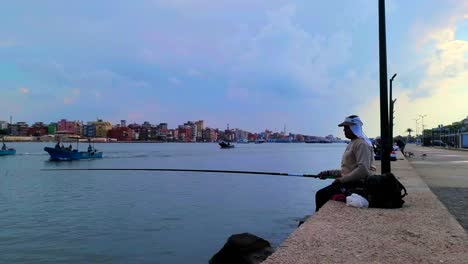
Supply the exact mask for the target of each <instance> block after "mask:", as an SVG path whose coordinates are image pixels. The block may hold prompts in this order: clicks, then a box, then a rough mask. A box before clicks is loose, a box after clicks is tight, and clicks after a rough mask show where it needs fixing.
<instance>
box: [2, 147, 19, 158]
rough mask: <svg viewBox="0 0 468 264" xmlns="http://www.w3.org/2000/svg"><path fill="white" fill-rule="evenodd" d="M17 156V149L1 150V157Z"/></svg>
mask: <svg viewBox="0 0 468 264" xmlns="http://www.w3.org/2000/svg"><path fill="white" fill-rule="evenodd" d="M15 154H16V149H14V148H8V149H2V150H0V156H6V155H15Z"/></svg>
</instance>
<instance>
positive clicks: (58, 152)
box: [44, 147, 102, 160]
mask: <svg viewBox="0 0 468 264" xmlns="http://www.w3.org/2000/svg"><path fill="white" fill-rule="evenodd" d="M44 150H45V151H46V152H47V153H49V155H50V159H51V160H81V159H100V158H102V152H101V151H96V150H93V151H78V150H77V149H74V150H69V149H66V148H49V147H45V148H44Z"/></svg>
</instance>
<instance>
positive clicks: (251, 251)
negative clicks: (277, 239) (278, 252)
mask: <svg viewBox="0 0 468 264" xmlns="http://www.w3.org/2000/svg"><path fill="white" fill-rule="evenodd" d="M273 251H274V249H273V248H272V247H271V245H270V243H269V242H268V241H266V240H265V239H263V238H261V237H258V236H256V235H253V234H250V233H242V234H235V235H232V236H230V237H229V238H228V240H227V242H226V244H224V246H223V248H221V250H220V251H218V253H216V254H215V255H214V256H213V257H212V258H211V259H210V262H209V263H210V264H258V263H261V262H262V261H264V260H265V259H266V258H267V257H268V256H270V255H271V254H272V253H273Z"/></svg>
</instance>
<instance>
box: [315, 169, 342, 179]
mask: <svg viewBox="0 0 468 264" xmlns="http://www.w3.org/2000/svg"><path fill="white" fill-rule="evenodd" d="M339 174H340V173H339V171H338V170H325V171H321V172H320V173H319V174H318V176H319V179H322V180H324V179H330V178H338V177H340V175H339Z"/></svg>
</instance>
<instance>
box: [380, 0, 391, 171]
mask: <svg viewBox="0 0 468 264" xmlns="http://www.w3.org/2000/svg"><path fill="white" fill-rule="evenodd" d="M379 64H380V133H381V140H382V157H381V164H382V166H381V167H382V173H386V172H390V171H391V168H390V147H391V146H390V139H389V133H388V88H387V83H388V77H387V40H386V33H385V0H379Z"/></svg>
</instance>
